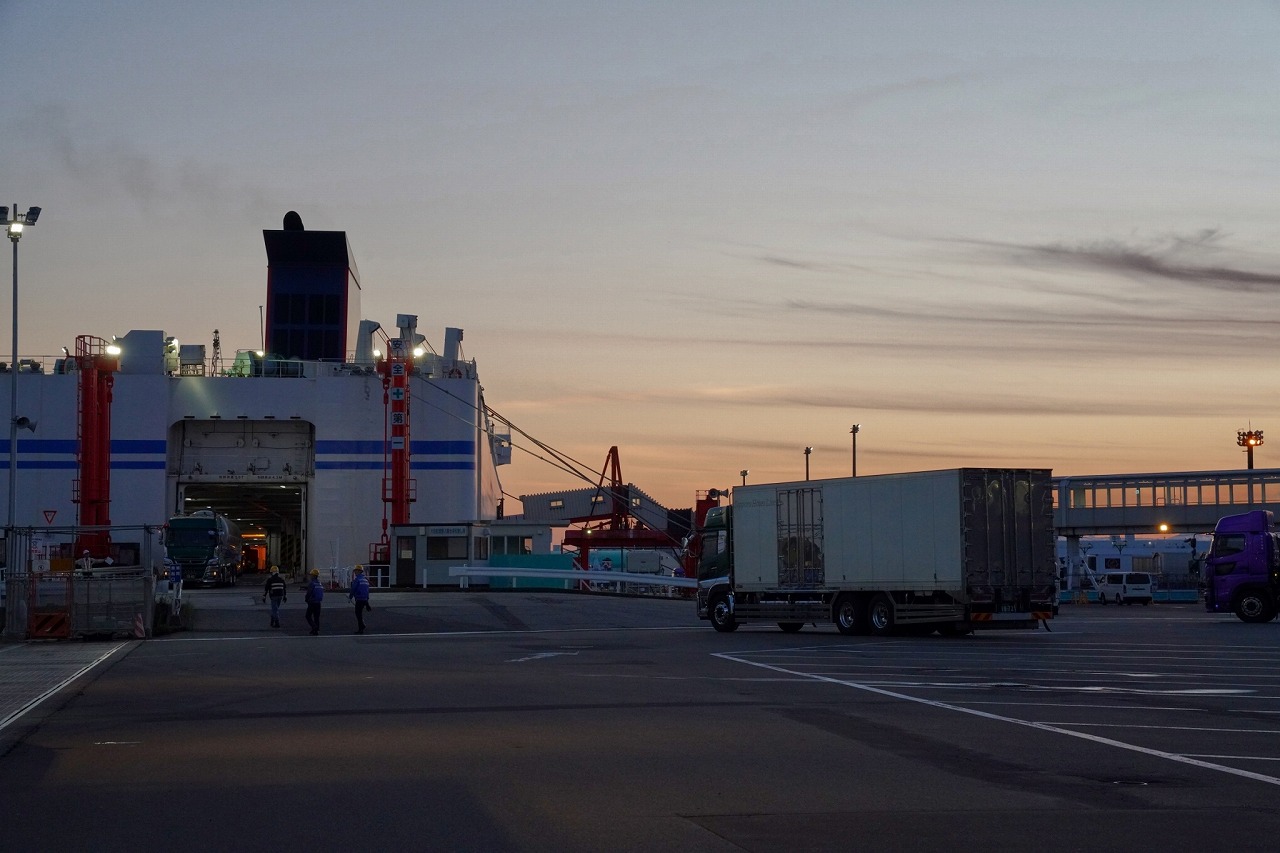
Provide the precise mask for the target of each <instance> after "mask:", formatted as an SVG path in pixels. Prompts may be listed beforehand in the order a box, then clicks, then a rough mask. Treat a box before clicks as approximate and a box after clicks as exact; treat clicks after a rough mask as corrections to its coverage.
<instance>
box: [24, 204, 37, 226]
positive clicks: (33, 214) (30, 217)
mask: <svg viewBox="0 0 1280 853" xmlns="http://www.w3.org/2000/svg"><path fill="white" fill-rule="evenodd" d="M39 218H40V208H38V207H29V208H27V216H26V220H27V224H28V225H35V224H36V220H37V219H39Z"/></svg>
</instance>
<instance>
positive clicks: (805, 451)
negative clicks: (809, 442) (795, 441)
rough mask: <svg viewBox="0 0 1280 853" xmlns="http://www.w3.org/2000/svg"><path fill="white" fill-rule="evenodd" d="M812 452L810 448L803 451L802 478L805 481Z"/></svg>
mask: <svg viewBox="0 0 1280 853" xmlns="http://www.w3.org/2000/svg"><path fill="white" fill-rule="evenodd" d="M812 452H813V448H812V447H806V448H805V449H804V478H805V479H806V480H808V479H809V454H810V453H812Z"/></svg>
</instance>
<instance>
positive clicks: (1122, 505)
mask: <svg viewBox="0 0 1280 853" xmlns="http://www.w3.org/2000/svg"><path fill="white" fill-rule="evenodd" d="M1253 509H1265V510H1271V511H1273V512H1275V513H1277V515H1280V468H1266V469H1258V470H1252V469H1250V470H1245V471H1241V470H1239V469H1234V470H1231V471H1193V472H1190V473H1180V474H1177V473H1175V474H1105V475H1102V476H1095V477H1055V478H1054V500H1053V523H1054V527H1056V528H1057V530H1058V535H1059V536H1066V537H1068V538H1076V537H1080V536H1098V535H1131V534H1132V535H1157V534H1161V533H1176V534H1182V535H1184V536H1193V535H1195V534H1197V533H1211V532H1213V526H1214V524H1216V523H1217V521H1218V519H1219V518H1221V517H1222V516H1224V515H1235V514H1237V513H1242V512H1247V511H1249V510H1253Z"/></svg>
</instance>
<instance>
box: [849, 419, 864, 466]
mask: <svg viewBox="0 0 1280 853" xmlns="http://www.w3.org/2000/svg"><path fill="white" fill-rule="evenodd" d="M860 429H862V424H854V425H853V426H851V427H850V428H849V435H851V436H853V476H855V477H856V476H858V430H860Z"/></svg>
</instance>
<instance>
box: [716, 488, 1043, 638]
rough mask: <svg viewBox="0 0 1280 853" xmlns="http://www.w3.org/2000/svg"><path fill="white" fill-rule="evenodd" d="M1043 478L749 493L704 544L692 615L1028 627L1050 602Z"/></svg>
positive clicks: (951, 631) (799, 622)
mask: <svg viewBox="0 0 1280 853" xmlns="http://www.w3.org/2000/svg"><path fill="white" fill-rule="evenodd" d="M1052 495H1053V487H1052V482H1051V474H1050V472H1049V471H1048V470H1039V469H992V468H962V469H951V470H943V471H925V472H918V473H908V474H886V475H881V476H874V477H847V478H841V479H832V480H817V481H807V480H806V481H802V482H792V483H776V484H765V485H750V486H742V487H739V488H735V489H734V490H733V494H732V498H733V502H732V505H731V506H728V507H716V508H713V509H711V510H710V511H709V512H708V513H707V516H706V521H705V523H704V524H703V526H702V528H701V530H700V533H701V554H700V556H699V565H698V615H699V616H700V617H701V618H704V619H708V620H710V622H711V624H712V626H713V627H714V628H715V629H716V630H717V631H732V630H734V629H735V628H737V627H738V625H739V624H740V623H742V622H744V621H749V620H759V621H768V622H775V623H777V625H778V627H780V628H781V629H782V630H784V631H788V632H791V631H799V630H800V629H801V628H803V626H804V625H805V624H810V623H812V624H815V625H821V624H825V623H828V622H833V623H834V624H835V626H836V628H837V629H838V630H839V631H840V633H842V634H876V635H880V636H886V635H890V634H894V633H908V634H928V633H932V632H933V631H938V632H940V633H943V634H947V635H959V634H967V633H970V632H971V631H973V630H974V629H976V628H1034V627H1037V626H1038V625H1040V624H1042V623H1043V622H1044V620H1047V619H1050V618H1052V616H1053V614H1054V610H1055V606H1056V605H1055V599H1056V595H1057V568H1056V559H1055V535H1054V527H1053V497H1052Z"/></svg>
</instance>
